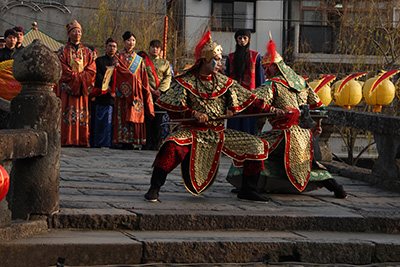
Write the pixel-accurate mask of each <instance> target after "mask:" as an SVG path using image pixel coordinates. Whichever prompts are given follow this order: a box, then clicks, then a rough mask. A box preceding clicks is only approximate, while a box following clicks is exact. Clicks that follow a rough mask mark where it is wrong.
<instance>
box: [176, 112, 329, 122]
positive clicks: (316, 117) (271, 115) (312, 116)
mask: <svg viewBox="0 0 400 267" xmlns="http://www.w3.org/2000/svg"><path fill="white" fill-rule="evenodd" d="M289 113H291V112H290V111H289ZM274 116H276V114H275V113H256V114H239V115H233V116H220V117H216V118H209V121H216V120H227V119H238V118H254V117H257V118H262V117H274ZM311 118H315V119H323V118H328V116H327V115H311ZM195 121H197V119H196V118H184V119H171V123H180V122H195Z"/></svg>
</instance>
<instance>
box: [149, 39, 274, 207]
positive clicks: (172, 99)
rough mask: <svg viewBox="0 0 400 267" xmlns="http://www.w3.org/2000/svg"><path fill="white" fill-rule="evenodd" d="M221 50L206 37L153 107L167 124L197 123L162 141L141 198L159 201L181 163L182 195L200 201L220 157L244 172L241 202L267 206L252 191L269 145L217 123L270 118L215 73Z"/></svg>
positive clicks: (244, 91) (244, 93) (249, 96)
mask: <svg viewBox="0 0 400 267" xmlns="http://www.w3.org/2000/svg"><path fill="white" fill-rule="evenodd" d="M221 54H222V47H221V46H220V45H218V44H217V43H215V42H213V41H212V40H211V36H210V32H209V31H208V32H207V33H206V34H205V35H204V36H203V38H202V40H201V41H200V42H199V44H198V45H197V46H196V62H195V64H194V66H193V67H192V68H190V69H189V70H187V71H186V72H185V73H184V74H182V75H179V76H177V77H176V79H175V81H174V82H173V84H172V85H171V88H170V89H169V90H167V91H166V92H165V93H164V94H162V95H161V96H160V97H159V98H158V100H157V102H156V104H157V105H158V106H160V107H161V108H163V109H166V110H167V111H168V113H169V115H170V117H171V119H177V118H195V119H194V120H193V121H191V122H185V123H182V124H181V126H180V128H179V129H178V130H176V131H174V132H173V133H172V134H171V135H170V136H169V137H167V138H166V140H165V141H164V143H163V144H162V145H161V147H160V150H159V152H158V154H157V156H156V159H155V161H154V163H153V167H154V170H153V174H152V177H151V182H150V183H151V186H150V189H149V190H148V192H147V193H146V194H145V199H146V200H148V201H154V202H155V201H157V200H158V197H159V191H160V188H161V186H162V185H163V184H164V183H165V180H166V177H167V174H168V173H169V172H171V171H172V170H173V169H174V168H176V167H177V166H178V165H179V164H180V163H182V164H181V170H182V178H183V181H184V184H185V187H186V189H187V190H188V191H189V192H190V193H192V194H194V195H200V194H202V193H203V192H204V191H206V190H207V189H208V188H209V187H210V186H211V185H212V183H213V182H214V180H215V179H216V174H217V172H218V167H219V161H220V157H221V153H224V154H225V155H227V156H228V157H230V158H232V160H233V162H234V165H235V166H243V169H244V171H243V179H241V180H242V187H241V190H240V191H239V193H238V195H237V197H238V198H239V199H241V200H251V201H261V202H266V201H267V200H268V199H267V198H266V197H264V196H262V195H260V194H259V193H258V192H257V191H256V185H257V181H258V177H259V173H260V171H261V170H262V169H264V166H263V160H265V159H266V158H267V156H268V143H267V142H266V141H264V140H261V139H260V138H258V137H255V136H253V135H251V134H248V133H244V132H240V131H238V130H233V129H226V128H225V127H224V120H223V119H220V120H215V118H217V117H220V116H224V115H232V114H233V112H241V111H243V110H246V112H247V113H259V112H273V110H274V109H273V108H272V109H271V108H270V107H269V106H268V105H265V103H264V102H263V101H262V100H259V99H257V98H256V96H255V95H254V94H252V93H251V92H250V91H249V90H247V89H245V88H244V87H242V86H241V85H239V84H238V83H237V82H236V81H234V80H232V79H231V78H229V77H227V76H225V75H223V74H221V73H219V70H220V69H221V67H222V56H221ZM271 97H272V92H271Z"/></svg>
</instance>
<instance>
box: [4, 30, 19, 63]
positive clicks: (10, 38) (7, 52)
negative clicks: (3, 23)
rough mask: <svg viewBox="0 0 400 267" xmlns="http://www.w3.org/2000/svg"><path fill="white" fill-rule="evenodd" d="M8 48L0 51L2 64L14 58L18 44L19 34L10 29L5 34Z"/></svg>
mask: <svg viewBox="0 0 400 267" xmlns="http://www.w3.org/2000/svg"><path fill="white" fill-rule="evenodd" d="M4 40H6V46H5V47H4V48H1V49H0V62H2V61H6V60H9V59H13V58H14V53H15V50H16V48H15V45H16V44H17V40H18V34H17V32H16V31H15V30H13V29H8V30H6V31H5V33H4Z"/></svg>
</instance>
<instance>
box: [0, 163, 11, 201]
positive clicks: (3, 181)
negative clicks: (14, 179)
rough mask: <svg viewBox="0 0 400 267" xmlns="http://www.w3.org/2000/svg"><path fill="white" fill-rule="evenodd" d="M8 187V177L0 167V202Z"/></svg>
mask: <svg viewBox="0 0 400 267" xmlns="http://www.w3.org/2000/svg"><path fill="white" fill-rule="evenodd" d="M9 186H10V177H9V176H8V173H7V171H6V170H5V169H4V168H3V166H1V165H0V201H2V200H3V198H4V197H5V196H6V195H7V193H8V188H9Z"/></svg>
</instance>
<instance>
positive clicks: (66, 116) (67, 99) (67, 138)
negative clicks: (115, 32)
mask: <svg viewBox="0 0 400 267" xmlns="http://www.w3.org/2000/svg"><path fill="white" fill-rule="evenodd" d="M66 28H67V31H68V44H67V45H65V46H63V47H61V48H60V50H59V51H58V57H59V59H60V61H61V66H62V76H61V79H60V81H59V86H60V98H61V103H62V109H61V112H62V113H61V145H62V146H85V147H88V146H89V108H88V87H89V86H90V85H92V84H93V83H94V80H95V77H96V63H95V61H94V59H93V55H92V52H91V51H90V49H89V48H87V47H84V46H83V45H82V43H81V37H82V27H81V25H80V24H79V23H78V22H77V21H76V20H74V21H73V22H71V23H69V24H67V25H66Z"/></svg>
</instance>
